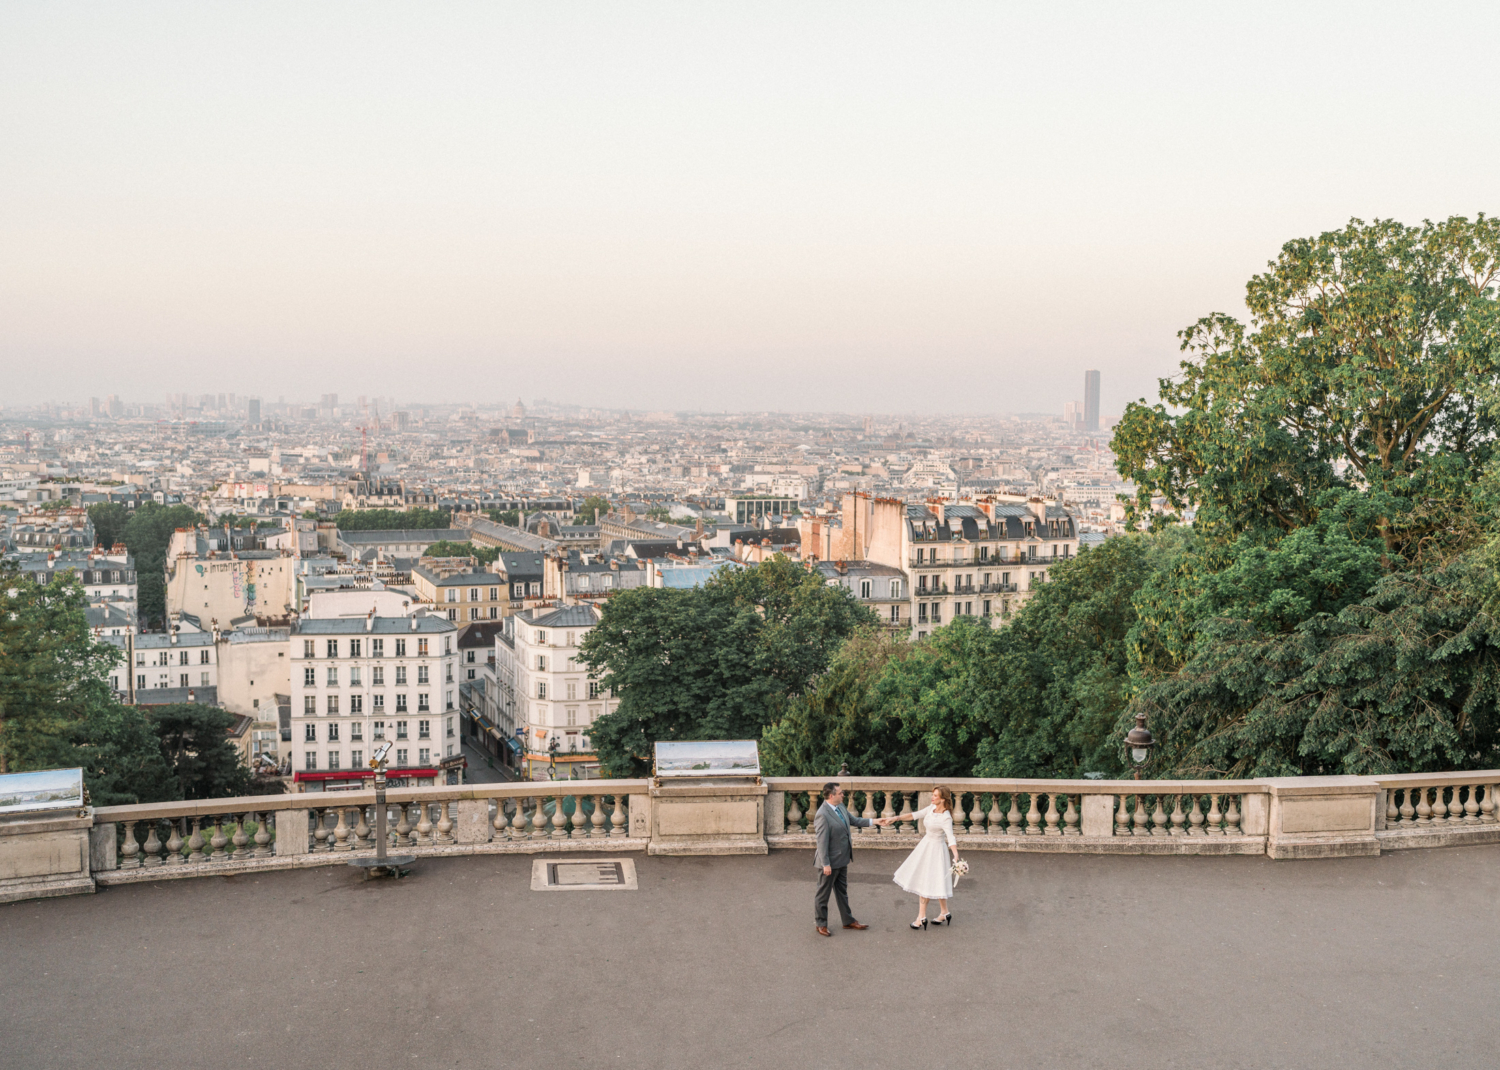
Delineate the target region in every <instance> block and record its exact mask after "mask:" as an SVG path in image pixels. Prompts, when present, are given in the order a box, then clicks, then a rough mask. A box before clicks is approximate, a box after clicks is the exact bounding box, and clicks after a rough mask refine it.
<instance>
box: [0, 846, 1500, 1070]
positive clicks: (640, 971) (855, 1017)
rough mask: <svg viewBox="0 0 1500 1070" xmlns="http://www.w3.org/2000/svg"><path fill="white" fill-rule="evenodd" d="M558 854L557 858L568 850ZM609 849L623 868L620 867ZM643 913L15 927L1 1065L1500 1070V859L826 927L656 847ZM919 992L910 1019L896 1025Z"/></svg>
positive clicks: (1397, 858)
mask: <svg viewBox="0 0 1500 1070" xmlns="http://www.w3.org/2000/svg"><path fill="white" fill-rule="evenodd" d="M543 857H546V856H545V855H543ZM595 857H609V856H595ZM632 857H634V859H635V862H636V865H637V867H638V873H639V877H640V889H639V891H599V892H585V891H575V892H533V891H530V890H529V889H530V870H531V863H532V858H531V857H527V856H522V855H491V856H482V857H468V858H428V859H421V860H419V861H418V863H417V864H416V867H415V871H414V872H413V874H412V875H411V876H410V877H409V878H407V879H405V880H402V881H399V882H387V883H375V882H372V883H368V884H362V883H360V881H359V879H358V877H357V875H356V874H355V873H354V872H352V871H351V870H349V869H348V868H346V867H343V866H335V867H327V868H321V869H303V870H293V871H282V872H264V873H258V874H242V875H239V876H231V877H211V878H203V879H198V880H177V881H156V882H149V883H140V884H130V885H123V886H118V887H114V888H107V889H101V890H100V892H99V893H98V894H97V895H92V896H78V897H74V898H68V899H50V900H36V901H31V902H22V903H12V904H7V905H3V906H0V1007H3V1020H0V1021H3V1029H0V1065H3V1066H4V1067H6V1068H8V1070H30V1068H43V1067H45V1068H48V1070H63V1068H74V1067H78V1068H88V1070H133V1068H142V1070H146V1068H150V1070H158V1068H163V1067H166V1068H175V1067H270V1068H277V1070H300V1068H309V1070H314V1068H315V1070H330V1068H343V1067H373V1066H425V1067H456V1068H471V1067H472V1068H486V1070H489V1068H495V1067H527V1068H531V1067H588V1068H600V1067H621V1068H630V1070H634V1068H662V1070H679V1068H682V1070H686V1068H690V1067H691V1068H695V1070H696V1068H703V1067H714V1068H738V1067H790V1066H806V1067H844V1068H859V1067H871V1068H885V1067H901V1068H906V1067H910V1068H913V1070H943V1068H949V1067H953V1068H957V1067H975V1066H982V1067H996V1068H1008V1067H1015V1068H1022V1067H1024V1068H1028V1070H1032V1068H1049V1067H1060V1068H1062V1067H1067V1068H1072V1067H1099V1068H1105V1067H1109V1068H1134V1067H1141V1068H1148V1067H1149V1068H1153V1070H1160V1068H1165V1067H1191V1068H1194V1070H1205V1068H1213V1067H1245V1068H1255V1070H1267V1068H1280V1067H1361V1068H1378V1067H1401V1068H1407V1067H1422V1068H1424V1070H1442V1068H1446V1067H1464V1068H1472V1067H1479V1066H1493V1065H1495V1062H1496V1059H1497V1055H1496V1044H1497V1041H1500V1022H1497V1016H1496V1014H1495V1007H1496V991H1495V987H1494V977H1495V969H1496V963H1497V951H1500V911H1497V909H1496V900H1495V896H1496V888H1497V887H1500V846H1478V847H1463V848H1453V849H1446V850H1426V851H1397V852H1394V853H1388V854H1386V855H1383V856H1380V857H1369V858H1343V859H1327V860H1320V861H1311V862H1308V861H1301V862H1286V861H1280V862H1278V861H1271V860H1269V859H1267V858H1265V857H1183V858H1160V857H1157V858H1152V857H1140V856H1088V855H1061V854H997V853H972V854H970V856H969V858H970V862H971V864H972V866H973V874H972V876H971V877H970V878H969V879H967V880H965V881H964V882H963V883H962V884H961V886H960V888H959V891H958V894H957V898H956V902H955V905H956V914H957V924H956V926H955V927H954V928H952V929H951V930H948V929H943V930H930V931H928V932H926V933H920V932H911V931H908V930H907V929H906V928H905V926H906V922H907V920H908V919H909V918H910V917H911V916H912V914H913V900H912V899H911V898H909V897H907V896H905V895H903V894H902V893H901V892H900V891H899V890H897V889H896V888H895V887H894V885H892V884H891V883H890V877H889V874H890V872H891V870H892V869H893V868H894V867H895V865H896V864H897V863H898V862H899V860H900V855H899V854H897V853H894V852H889V851H870V850H866V851H863V852H860V853H857V855H856V858H855V862H854V865H853V867H852V868H851V870H850V873H851V893H852V896H853V899H854V906H855V909H856V911H857V912H858V914H859V916H860V917H861V918H862V919H863V920H865V921H867V922H869V923H871V925H872V928H871V929H870V930H869V931H868V932H862V933H856V932H845V931H842V930H835V936H834V938H833V939H831V940H828V939H823V938H821V937H818V936H816V935H815V934H814V932H813V926H812V892H813V879H812V873H813V870H812V859H811V855H810V853H809V852H807V851H801V850H783V851H776V852H773V853H772V854H771V855H770V856H768V857H731V858H704V857H698V858H661V857H647V856H645V855H643V854H634V855H633V856H632ZM897 1001H899V1005H897Z"/></svg>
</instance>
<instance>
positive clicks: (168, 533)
mask: <svg viewBox="0 0 1500 1070" xmlns="http://www.w3.org/2000/svg"><path fill="white" fill-rule="evenodd" d="M203 522H204V520H203V517H202V516H201V515H199V514H198V513H196V512H194V511H193V509H192V508H191V507H190V506H186V505H158V504H157V503H156V502H145V503H143V504H142V505H141V506H140V507H139V508H137V509H136V510H135V512H133V513H132V514H131V516H130V520H129V521H128V522H127V523H126V525H125V532H124V536H123V538H124V542H125V547H126V549H128V550H129V551H130V553H131V555H132V556H133V557H134V558H135V575H136V585H137V599H138V602H137V605H138V614H139V617H140V621H141V624H142V626H146V627H156V628H160V627H163V626H164V625H165V623H166V619H167V604H166V597H167V587H166V562H167V547H168V546H169V545H170V544H171V542H172V534H173V532H175V531H176V530H177V529H178V528H191V527H196V526H197V525H199V524H201V523H203Z"/></svg>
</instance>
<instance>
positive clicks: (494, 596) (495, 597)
mask: <svg viewBox="0 0 1500 1070" xmlns="http://www.w3.org/2000/svg"><path fill="white" fill-rule="evenodd" d="M490 601H491V602H498V601H500V588H498V587H491V588H490Z"/></svg>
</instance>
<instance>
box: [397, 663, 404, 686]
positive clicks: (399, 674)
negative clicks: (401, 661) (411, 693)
mask: <svg viewBox="0 0 1500 1070" xmlns="http://www.w3.org/2000/svg"><path fill="white" fill-rule="evenodd" d="M404 683H406V666H405V665H397V666H396V686H397V687H400V686H401V685H402V684H404Z"/></svg>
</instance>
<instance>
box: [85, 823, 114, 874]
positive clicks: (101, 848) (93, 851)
mask: <svg viewBox="0 0 1500 1070" xmlns="http://www.w3.org/2000/svg"><path fill="white" fill-rule="evenodd" d="M119 835H120V834H119V831H118V830H117V829H116V827H115V823H114V822H113V821H104V822H101V823H100V824H98V825H95V826H94V827H93V828H91V829H89V870H90V871H91V872H93V873H103V872H105V871H107V870H111V869H114V868H115V867H116V866H117V865H119V864H120V863H119V860H118V856H117V852H118V850H119V846H120V845H119V844H118V843H116V842H115V841H116V840H117V839H119Z"/></svg>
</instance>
